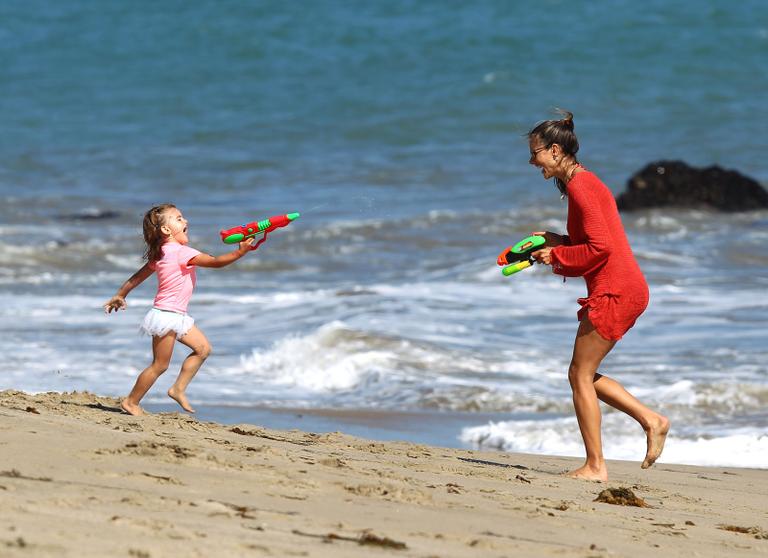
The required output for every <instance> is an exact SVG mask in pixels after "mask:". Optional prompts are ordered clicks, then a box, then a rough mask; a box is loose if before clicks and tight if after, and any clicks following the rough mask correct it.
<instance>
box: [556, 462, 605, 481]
mask: <svg viewBox="0 0 768 558" xmlns="http://www.w3.org/2000/svg"><path fill="white" fill-rule="evenodd" d="M565 476H566V477H570V478H572V479H581V480H588V481H596V482H606V481H608V468H607V467H606V466H605V463H603V464H602V465H601V466H599V467H591V466H589V465H587V464H584V465H582V466H581V467H579V468H578V469H574V470H573V471H570V472H568V473H565Z"/></svg>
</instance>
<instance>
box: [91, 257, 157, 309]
mask: <svg viewBox="0 0 768 558" xmlns="http://www.w3.org/2000/svg"><path fill="white" fill-rule="evenodd" d="M154 272H155V271H154V270H153V269H152V268H151V267H150V266H149V262H147V263H145V264H144V265H143V266H142V267H141V269H139V270H138V271H137V272H136V273H134V274H133V275H131V276H130V277H129V278H128V280H127V281H126V282H125V283H123V284H122V285H121V286H120V288H119V289H117V294H116V295H115V296H113V297H112V298H110V299H109V300H108V301H107V302H106V303H105V304H104V312H106V313H107V314H109V313H110V312H112V311H113V310H114V311H115V312H117V311H118V310H125V308H126V306H128V305H127V304H126V302H125V297H126V296H128V293H130V292H131V291H132V290H133V289H134V288H136V287H138V286H139V285H141V284H142V283H143V282H144V280H145V279H146V278H147V277H149V276H150V275H152V274H153V273H154Z"/></svg>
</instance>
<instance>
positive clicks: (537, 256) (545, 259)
mask: <svg viewBox="0 0 768 558" xmlns="http://www.w3.org/2000/svg"><path fill="white" fill-rule="evenodd" d="M531 256H533V259H534V260H536V261H537V262H539V263H543V264H544V265H552V248H542V249H541V250H536V251H535V252H533V253H532V254H531Z"/></svg>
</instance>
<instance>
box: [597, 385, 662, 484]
mask: <svg viewBox="0 0 768 558" xmlns="http://www.w3.org/2000/svg"><path fill="white" fill-rule="evenodd" d="M594 384H595V391H596V392H597V397H598V398H600V401H603V402H605V403H607V404H608V405H610V406H611V407H613V408H614V409H618V410H619V411H622V412H623V413H626V414H628V415H629V416H631V417H632V418H633V419H635V420H636V421H637V422H639V423H640V426H642V427H643V430H645V436H646V439H647V450H646V454H645V460H644V461H643V464H642V465H641V467H642V468H643V469H647V468H648V467H650V466H651V465H653V464H654V462H655V461H656V460H657V459H658V458H659V455H661V452H662V450H663V449H664V442H665V440H666V438H667V432H669V426H670V422H669V419H668V418H667V417H665V416H664V415H660V414H659V413H656V412H655V411H652V410H651V409H649V408H648V407H646V406H645V405H643V404H642V403H641V402H640V401H638V400H637V399H636V398H635V397H634V396H633V395H632V394H631V393H629V392H628V391H627V390H626V389H624V386H622V385H621V384H620V383H619V382H617V381H616V380H614V379H612V378H609V377H608V376H603V375H602V374H595V378H594Z"/></svg>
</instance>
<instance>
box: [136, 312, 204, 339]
mask: <svg viewBox="0 0 768 558" xmlns="http://www.w3.org/2000/svg"><path fill="white" fill-rule="evenodd" d="M193 325H195V319H194V318H193V317H192V316H190V315H188V314H179V313H178V312H172V311H170V310H160V309H159V308H152V309H151V310H150V311H149V312H147V315H146V316H144V321H143V322H142V323H141V325H140V326H139V331H140V332H141V333H144V334H146V335H150V336H152V337H162V336H163V335H167V334H168V333H170V332H171V331H175V332H176V336H177V337H183V336H184V335H186V334H187V332H189V330H190V329H192V326H193Z"/></svg>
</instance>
